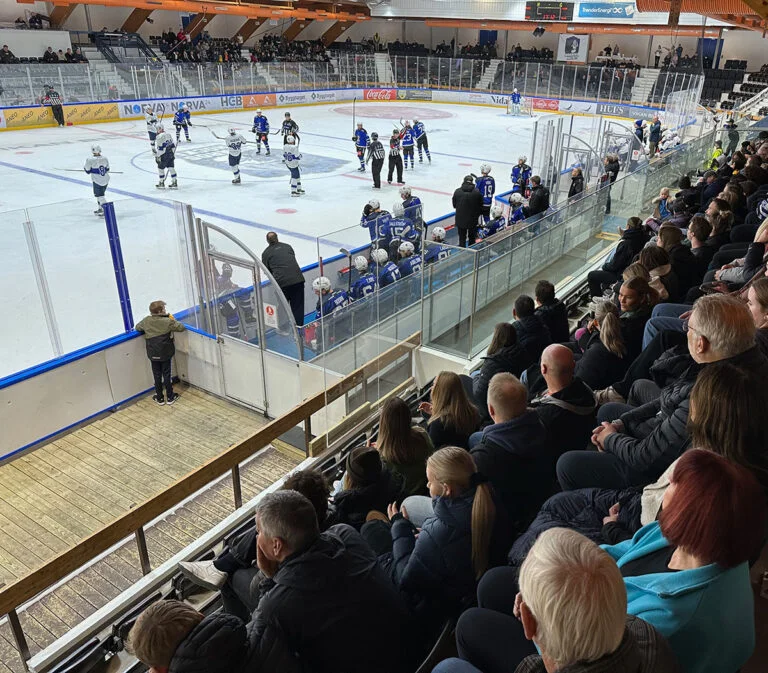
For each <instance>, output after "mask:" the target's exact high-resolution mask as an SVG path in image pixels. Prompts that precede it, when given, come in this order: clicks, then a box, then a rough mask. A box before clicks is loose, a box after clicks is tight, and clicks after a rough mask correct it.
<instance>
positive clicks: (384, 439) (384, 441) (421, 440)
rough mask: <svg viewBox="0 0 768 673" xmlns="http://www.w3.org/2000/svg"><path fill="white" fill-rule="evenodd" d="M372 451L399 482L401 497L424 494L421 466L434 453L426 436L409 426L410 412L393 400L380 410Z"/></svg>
mask: <svg viewBox="0 0 768 673" xmlns="http://www.w3.org/2000/svg"><path fill="white" fill-rule="evenodd" d="M462 390H463V389H462ZM376 449H377V450H378V452H379V455H381V462H382V466H383V467H384V469H386V470H389V471H390V472H391V473H392V474H399V475H400V476H401V477H402V478H403V481H404V486H403V495H404V496H408V495H423V494H424V493H426V491H427V482H426V479H425V478H424V466H425V465H426V464H427V458H429V456H430V455H431V454H432V452H433V451H434V450H435V449H434V446H433V445H432V442H431V441H430V438H429V435H427V433H426V432H425V431H424V430H423V429H422V428H419V427H413V426H412V425H411V410H410V409H409V408H408V405H407V404H406V403H405V402H403V400H402V399H400V398H399V397H397V396H395V397H391V398H389V399H388V400H387V401H386V402H385V403H384V406H383V407H382V409H381V416H380V418H379V436H378V438H377V441H376Z"/></svg>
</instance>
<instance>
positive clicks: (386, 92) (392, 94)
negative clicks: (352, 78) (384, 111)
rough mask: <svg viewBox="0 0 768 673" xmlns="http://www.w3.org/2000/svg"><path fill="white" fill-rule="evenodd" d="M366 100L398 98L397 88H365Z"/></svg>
mask: <svg viewBox="0 0 768 673" xmlns="http://www.w3.org/2000/svg"><path fill="white" fill-rule="evenodd" d="M364 95H365V100H397V89H365V90H364Z"/></svg>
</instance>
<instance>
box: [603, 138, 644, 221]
mask: <svg viewBox="0 0 768 673" xmlns="http://www.w3.org/2000/svg"><path fill="white" fill-rule="evenodd" d="M640 133H641V134H642V130H641V131H640ZM603 168H604V170H605V173H606V175H607V176H608V198H607V199H606V201H605V214H606V215H609V214H610V212H611V185H613V183H614V182H616V178H618V177H619V171H620V170H621V167H620V166H619V157H618V155H616V154H608V155H606V156H605V158H604V159H603Z"/></svg>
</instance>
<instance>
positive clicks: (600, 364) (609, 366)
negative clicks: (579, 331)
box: [574, 332, 632, 390]
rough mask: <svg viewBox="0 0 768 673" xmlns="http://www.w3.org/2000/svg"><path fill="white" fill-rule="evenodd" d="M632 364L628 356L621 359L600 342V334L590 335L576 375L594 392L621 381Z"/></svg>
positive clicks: (577, 365) (577, 366) (577, 363)
mask: <svg viewBox="0 0 768 673" xmlns="http://www.w3.org/2000/svg"><path fill="white" fill-rule="evenodd" d="M631 363H632V359H630V358H629V357H628V356H627V354H625V355H624V357H619V356H618V355H616V354H615V353H612V352H611V351H609V350H608V349H607V348H606V347H605V346H604V345H603V342H602V341H600V333H599V332H595V333H594V334H592V335H590V337H589V341H588V342H587V347H586V349H585V350H584V354H583V355H582V356H581V358H580V359H579V360H578V361H577V362H576V370H575V372H574V373H575V374H576V376H578V377H579V378H580V379H581V380H582V381H584V383H586V384H587V385H588V386H589V387H590V388H592V390H602V389H603V388H607V387H608V386H610V385H611V384H612V383H614V382H615V381H620V380H621V379H622V378H624V374H626V373H627V368H628V367H629V365H630V364H631Z"/></svg>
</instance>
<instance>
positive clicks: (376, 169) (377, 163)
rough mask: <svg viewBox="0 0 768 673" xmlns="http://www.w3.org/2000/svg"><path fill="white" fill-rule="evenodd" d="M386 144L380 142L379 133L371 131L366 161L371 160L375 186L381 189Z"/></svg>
mask: <svg viewBox="0 0 768 673" xmlns="http://www.w3.org/2000/svg"><path fill="white" fill-rule="evenodd" d="M384 155H385V152H384V145H382V144H381V142H379V134H378V133H375V132H374V133H371V144H370V145H368V158H367V159H366V160H365V163H368V162H369V161H371V159H373V161H372V162H371V175H372V176H373V188H374V189H381V169H382V168H383V167H384Z"/></svg>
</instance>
